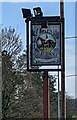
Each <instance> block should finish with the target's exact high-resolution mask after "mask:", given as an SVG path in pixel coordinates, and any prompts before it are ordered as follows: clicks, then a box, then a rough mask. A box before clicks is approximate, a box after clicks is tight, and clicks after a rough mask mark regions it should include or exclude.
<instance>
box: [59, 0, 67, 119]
mask: <svg viewBox="0 0 77 120" xmlns="http://www.w3.org/2000/svg"><path fill="white" fill-rule="evenodd" d="M60 16H61V18H62V19H64V0H60ZM61 38H62V40H61V46H62V48H61V56H62V57H61V60H62V63H61V69H62V70H61V93H62V95H61V99H62V101H61V113H62V115H61V117H62V120H65V119H66V103H65V102H66V100H65V40H64V20H63V26H62V33H61Z"/></svg>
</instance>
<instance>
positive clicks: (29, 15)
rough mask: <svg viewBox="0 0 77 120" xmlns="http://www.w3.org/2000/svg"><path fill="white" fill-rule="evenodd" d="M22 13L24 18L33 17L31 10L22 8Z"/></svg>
mask: <svg viewBox="0 0 77 120" xmlns="http://www.w3.org/2000/svg"><path fill="white" fill-rule="evenodd" d="M22 13H23V18H28V17H31V16H32V14H31V10H30V9H25V8H22Z"/></svg>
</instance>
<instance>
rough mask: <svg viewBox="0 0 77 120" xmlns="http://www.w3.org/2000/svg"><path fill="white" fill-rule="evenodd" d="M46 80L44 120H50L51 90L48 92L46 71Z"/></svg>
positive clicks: (44, 76) (46, 72)
mask: <svg viewBox="0 0 77 120" xmlns="http://www.w3.org/2000/svg"><path fill="white" fill-rule="evenodd" d="M43 80H44V93H43V94H44V102H43V110H44V111H43V112H44V120H48V119H49V115H50V114H49V90H48V71H44V75H43Z"/></svg>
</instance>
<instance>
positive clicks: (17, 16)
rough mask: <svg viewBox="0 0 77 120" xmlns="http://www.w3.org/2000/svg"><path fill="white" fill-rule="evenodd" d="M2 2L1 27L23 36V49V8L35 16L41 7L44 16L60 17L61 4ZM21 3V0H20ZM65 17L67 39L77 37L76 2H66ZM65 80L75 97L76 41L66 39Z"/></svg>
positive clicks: (24, 43)
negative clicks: (35, 8) (76, 28)
mask: <svg viewBox="0 0 77 120" xmlns="http://www.w3.org/2000/svg"><path fill="white" fill-rule="evenodd" d="M7 1H8V2H5V0H3V2H2V3H1V2H0V27H3V28H4V27H7V28H8V27H9V26H12V27H14V28H16V31H17V33H18V34H21V38H22V40H23V41H22V42H23V47H25V46H26V42H25V27H26V26H25V20H24V19H23V16H22V11H21V9H22V8H30V9H31V12H32V14H33V8H34V7H37V6H39V7H41V8H42V11H43V13H44V16H58V15H60V4H59V2H47V1H46V2H45V0H44V2H43V1H42V2H39V1H40V0H36V2H24V1H23V2H18V1H16V0H15V1H14V0H13V2H12V1H10V0H7ZM9 1H10V2H9ZM20 1H21V0H20ZM64 6H65V7H64V17H65V37H69V36H75V2H72V1H71V2H70V1H69V2H65V4H64ZM65 61H66V62H65V63H66V66H65V71H66V72H65V76H66V77H65V79H66V92H67V94H68V95H70V96H74V97H75V77H74V76H73V77H70V76H69V75H75V39H65Z"/></svg>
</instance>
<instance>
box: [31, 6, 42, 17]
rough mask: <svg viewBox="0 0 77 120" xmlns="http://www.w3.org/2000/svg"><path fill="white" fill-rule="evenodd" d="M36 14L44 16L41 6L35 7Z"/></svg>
mask: <svg viewBox="0 0 77 120" xmlns="http://www.w3.org/2000/svg"><path fill="white" fill-rule="evenodd" d="M33 10H34V14H35V16H43V13H42V11H41V8H40V7H36V8H33Z"/></svg>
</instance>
